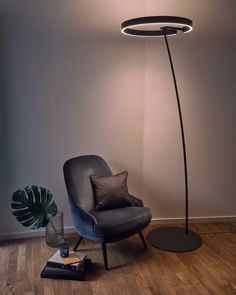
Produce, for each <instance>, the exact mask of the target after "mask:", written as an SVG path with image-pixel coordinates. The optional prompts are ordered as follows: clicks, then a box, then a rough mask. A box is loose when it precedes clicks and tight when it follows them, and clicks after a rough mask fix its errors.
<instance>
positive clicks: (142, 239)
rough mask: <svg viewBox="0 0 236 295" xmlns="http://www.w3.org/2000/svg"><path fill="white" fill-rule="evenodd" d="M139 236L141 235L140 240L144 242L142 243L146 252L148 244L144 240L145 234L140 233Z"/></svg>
mask: <svg viewBox="0 0 236 295" xmlns="http://www.w3.org/2000/svg"><path fill="white" fill-rule="evenodd" d="M138 234H139V236H140V239H141V241H142V243H143V246H144V248H145V250H147V244H146V242H145V239H144V236H143V233H142V232H139V233H138Z"/></svg>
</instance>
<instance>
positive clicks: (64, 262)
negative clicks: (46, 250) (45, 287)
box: [41, 250, 91, 281]
mask: <svg viewBox="0 0 236 295" xmlns="http://www.w3.org/2000/svg"><path fill="white" fill-rule="evenodd" d="M90 267H91V259H87V255H86V254H84V253H83V252H74V251H71V252H69V256H68V257H66V258H63V257H61V255H60V250H58V251H57V252H56V253H55V254H53V255H52V256H51V257H50V258H49V259H48V261H47V264H46V266H45V267H44V269H43V270H42V272H41V278H50V279H62V280H78V281H84V280H85V277H86V274H87V273H88V271H89V269H90Z"/></svg>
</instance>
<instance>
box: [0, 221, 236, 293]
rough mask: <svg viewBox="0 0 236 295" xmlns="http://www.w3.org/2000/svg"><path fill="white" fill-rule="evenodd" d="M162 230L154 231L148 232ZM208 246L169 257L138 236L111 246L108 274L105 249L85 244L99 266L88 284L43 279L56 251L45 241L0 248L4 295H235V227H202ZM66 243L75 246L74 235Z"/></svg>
mask: <svg viewBox="0 0 236 295" xmlns="http://www.w3.org/2000/svg"><path fill="white" fill-rule="evenodd" d="M153 227H157V226H150V227H149V228H147V230H146V231H145V235H146V234H147V232H148V231H149V230H150V229H152V228H153ZM190 228H191V229H193V230H195V231H197V232H198V233H200V234H201V235H202V238H203V246H202V247H201V248H199V249H198V250H196V251H193V252H187V253H181V254H176V253H169V252H165V251H161V250H158V249H156V248H154V247H152V246H151V245H149V247H148V251H144V250H143V246H142V244H141V241H140V240H139V237H138V235H136V236H133V237H131V238H129V239H127V240H124V241H121V242H118V243H114V244H111V245H109V246H108V259H109V266H110V267H111V268H112V269H111V270H109V271H105V270H104V267H103V259H102V254H101V249H100V245H99V244H98V243H95V242H91V241H88V240H85V241H83V242H82V243H81V249H84V250H86V252H87V254H88V255H89V257H90V258H91V259H92V260H93V262H94V265H93V268H92V269H91V272H90V274H89V275H88V277H87V281H85V282H77V281H59V280H51V279H41V278H40V271H41V270H42V268H43V267H44V265H45V262H46V261H47V258H48V257H49V256H50V255H51V254H52V253H53V252H54V251H55V249H53V248H49V247H48V246H47V245H46V244H45V240H44V238H32V239H22V240H14V241H4V242H1V244H0V259H1V263H0V294H1V295H2V294H7V295H8V294H19V295H23V294H27V295H33V294H47V295H49V294H50V295H51V294H52V295H54V294H55V295H60V294H63V295H64V294H65V295H66V294H81V295H91V294H99V295H116V294H118V295H123V294H124V295H126V294H127V295H129V294H133V295H139V294H140V295H141V294H145V295H150V294H154V295H172V294H176V295H185V294H186V295H194V294H196V295H208V294H209V295H210V294H212V295H218V294H219V295H221V294H227V295H228V294H232V295H233V294H234V295H235V294H236V223H207V224H206V223H205V224H204V223H198V224H191V225H190ZM67 241H68V242H69V243H70V244H71V245H72V244H73V243H74V242H75V235H69V236H68V237H67Z"/></svg>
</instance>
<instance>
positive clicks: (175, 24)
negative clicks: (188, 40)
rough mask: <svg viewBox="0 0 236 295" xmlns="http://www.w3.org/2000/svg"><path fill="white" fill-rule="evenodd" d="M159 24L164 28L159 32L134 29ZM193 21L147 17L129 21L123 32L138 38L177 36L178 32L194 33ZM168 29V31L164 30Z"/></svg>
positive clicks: (166, 17)
mask: <svg viewBox="0 0 236 295" xmlns="http://www.w3.org/2000/svg"><path fill="white" fill-rule="evenodd" d="M150 24H158V25H161V26H163V29H162V28H160V29H159V30H138V29H133V27H137V26H143V25H150ZM192 25H193V24H192V21H191V20H190V19H188V18H184V17H179V16H146V17H138V18H133V19H129V20H127V21H125V22H123V23H122V24H121V32H122V33H123V34H125V35H130V36H137V37H162V36H164V35H168V36H171V35H176V34H177V31H178V30H182V31H183V33H188V32H190V31H192V29H193V27H192ZM164 28H166V29H164Z"/></svg>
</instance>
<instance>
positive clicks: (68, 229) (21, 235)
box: [0, 226, 75, 241]
mask: <svg viewBox="0 0 236 295" xmlns="http://www.w3.org/2000/svg"><path fill="white" fill-rule="evenodd" d="M64 232H65V233H73V232H75V228H74V226H65V227H64ZM43 236H45V229H43V228H42V229H38V230H30V231H25V232H17V233H6V234H0V241H3V240H16V239H26V238H34V237H43Z"/></svg>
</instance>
